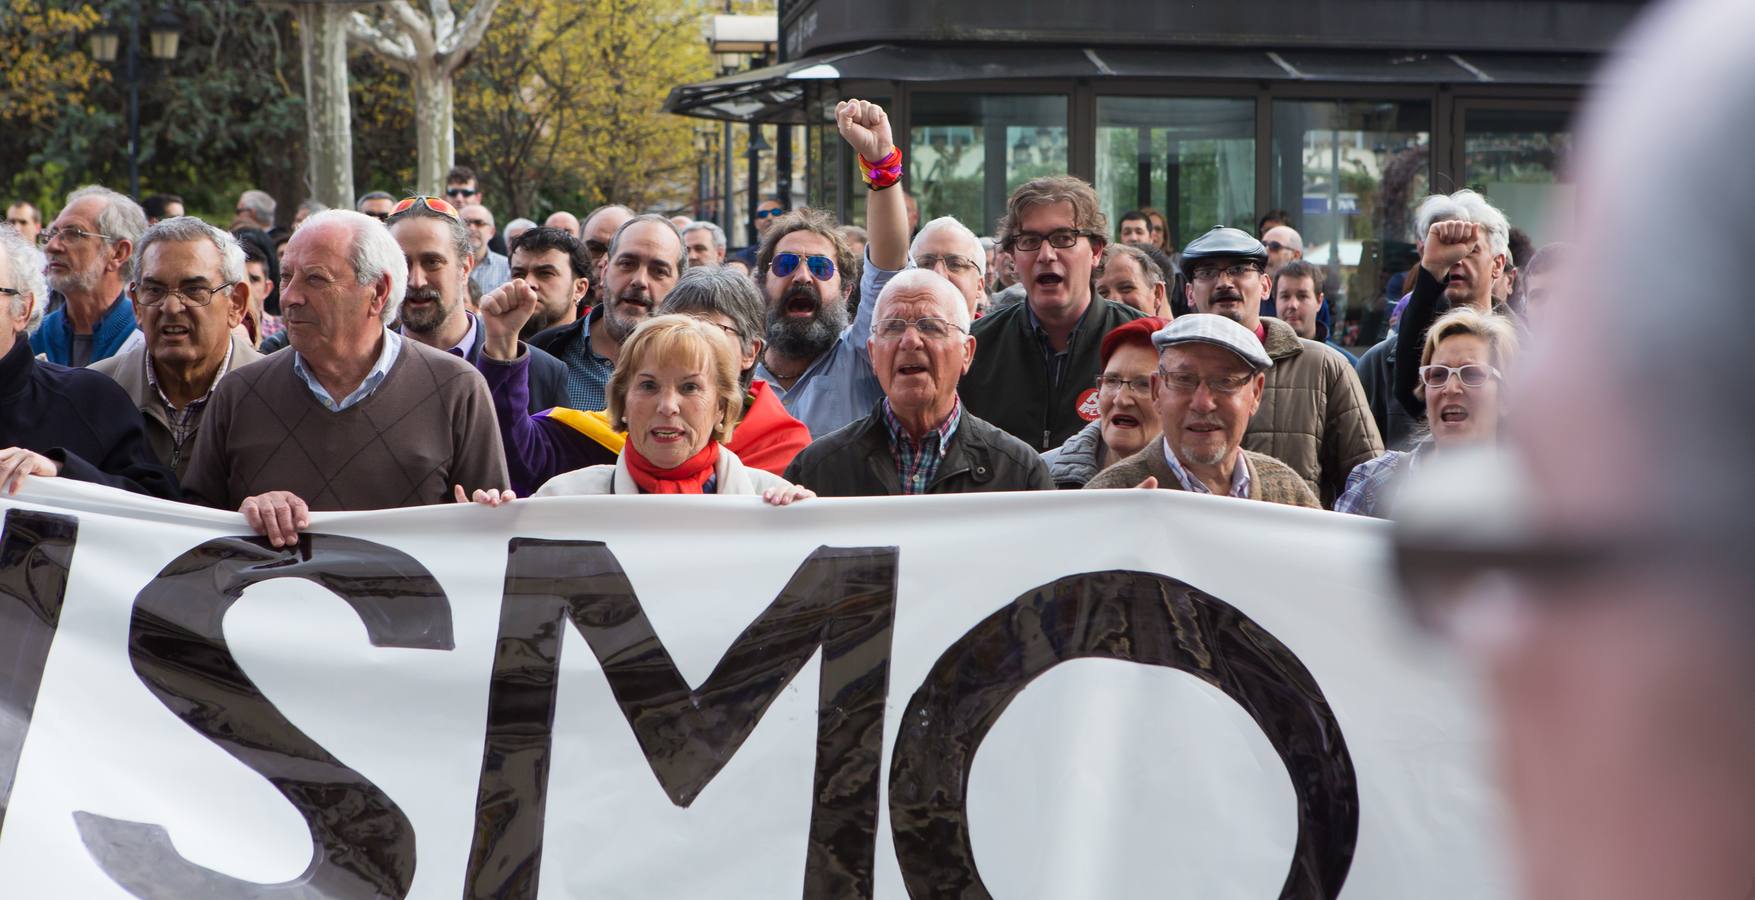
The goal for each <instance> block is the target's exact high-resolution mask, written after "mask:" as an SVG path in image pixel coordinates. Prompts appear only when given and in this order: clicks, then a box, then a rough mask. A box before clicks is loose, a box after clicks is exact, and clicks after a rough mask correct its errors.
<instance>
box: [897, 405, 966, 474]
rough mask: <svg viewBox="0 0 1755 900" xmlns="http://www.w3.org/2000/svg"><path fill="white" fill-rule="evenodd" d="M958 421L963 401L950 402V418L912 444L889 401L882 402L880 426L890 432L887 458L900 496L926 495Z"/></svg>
mask: <svg viewBox="0 0 1755 900" xmlns="http://www.w3.org/2000/svg"><path fill="white" fill-rule="evenodd" d="M962 419H963V401H962V399H961V398H959V399H957V400H955V401H952V403H951V414H950V415H949V416H946V417H945V420H944V421H943V422H941V423H939V426H938V427H937V428H934V429H933V430H931V431H928V432H927V433H925V434H923V435H921V436H920V440H918V441H916V440H915V439H914V438H913V437H912V436H911V435H909V434H908V431H907V429H905V428H903V427H902V420H901V419H898V418H896V413H895V411H894V410H892V409H890V401H889V398H887V397H886V398H884V423H885V424H886V425H888V426H889V430H890V455H891V456H894V457H895V458H896V475H897V476H899V477H900V478H901V480H902V493H904V494H924V493H926V489H927V487H928V486H930V485H931V484H932V479H933V476H935V475H937V474H938V466H939V463H941V462H943V461H944V458H945V451H946V449H947V448H949V447H950V445H951V438H952V437H954V436H956V433H957V423H958V422H960V421H962Z"/></svg>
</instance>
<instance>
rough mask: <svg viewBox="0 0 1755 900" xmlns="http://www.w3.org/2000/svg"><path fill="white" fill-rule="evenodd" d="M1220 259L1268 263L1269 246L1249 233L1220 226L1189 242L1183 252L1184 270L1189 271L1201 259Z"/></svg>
mask: <svg viewBox="0 0 1755 900" xmlns="http://www.w3.org/2000/svg"><path fill="white" fill-rule="evenodd" d="M1219 257H1225V258H1233V257H1242V258H1243V259H1256V260H1260V261H1262V262H1264V263H1265V262H1267V258H1268V252H1267V246H1266V245H1264V244H1262V242H1261V241H1258V240H1256V239H1255V237H1254V236H1253V235H1251V234H1250V233H1249V232H1247V231H1241V230H1239V229H1236V228H1227V227H1225V226H1224V225H1220V226H1218V227H1216V228H1213V229H1212V230H1210V231H1208V232H1207V233H1206V234H1203V235H1201V236H1200V237H1197V238H1195V239H1194V240H1192V241H1189V242H1188V246H1187V247H1184V248H1183V250H1182V268H1183V270H1184V271H1187V270H1188V269H1189V268H1191V267H1192V263H1193V262H1194V261H1195V260H1199V259H1215V258H1219Z"/></svg>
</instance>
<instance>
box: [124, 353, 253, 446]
mask: <svg viewBox="0 0 1755 900" xmlns="http://www.w3.org/2000/svg"><path fill="white" fill-rule="evenodd" d="M142 358H143V359H145V360H146V383H147V384H150V385H152V390H153V393H156V394H158V400H159V402H160V403H163V404H164V405H165V422H166V423H167V424H168V425H170V426H171V468H172V469H175V468H176V467H177V463H178V462H180V461H182V459H183V444H184V442H186V441H188V440H189V438H191V437H193V436H194V435H195V412H196V410H199V409H200V408H201V407H203V406H206V405H207V401H208V399H209V398H210V397H212V396H213V389H214V388H216V387H219V380H220V379H221V378H224V377H225V373H226V372H227V371H229V370H230V369H231V367H232V342H231V341H229V340H228V341H226V342H225V359H224V360H221V361H220V364H219V371H218V372H215V373H214V375H213V382H212V383H211V384H209V385H208V386H207V393H205V394H202V395H201V396H199V397H197V398H195V399H194V400H190V401H189V402H188V403H186V404H184V406H183V408H182V409H178V408H177V407H176V406H175V405H173V404H172V403H171V398H169V397H166V396H165V391H164V388H162V387H160V386H159V383H158V372H156V371H154V370H153V365H152V353H151V352H150V351H148V352H147V353H145V354H142Z"/></svg>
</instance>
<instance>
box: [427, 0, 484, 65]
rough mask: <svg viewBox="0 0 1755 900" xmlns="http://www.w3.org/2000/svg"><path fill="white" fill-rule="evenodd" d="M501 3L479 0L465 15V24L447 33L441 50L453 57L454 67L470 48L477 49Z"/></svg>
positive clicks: (439, 0) (438, 0)
mask: <svg viewBox="0 0 1755 900" xmlns="http://www.w3.org/2000/svg"><path fill="white" fill-rule="evenodd" d="M434 2H444V0H434ZM499 5H500V0H477V2H476V4H475V6H473V7H471V8H470V10H469V12H468V13H467V14H466V15H465V16H464V17H463V24H462V25H461V26H458V27H455V28H453V29H452V30H451V32H450V33H449V34H447V35H445V37H444V39H443V40H442V41H441V43H440V45H439V52H440V53H441V54H443V55H446V56H449V57H451V59H452V60H453V62H452V67H453V68H455V66H456V64H457V62H459V61H461V60H462V59H463V57H464V56H466V55H468V53H469V51H470V50H473V49H475V47H476V45H477V44H480V43H481V39H482V37H483V36H484V35H486V34H487V30H488V24H489V23H490V22H492V21H493V17H494V10H495V9H497V8H498V7H499Z"/></svg>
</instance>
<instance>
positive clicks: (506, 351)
mask: <svg viewBox="0 0 1755 900" xmlns="http://www.w3.org/2000/svg"><path fill="white" fill-rule="evenodd" d="M541 302H542V298H541V297H539V296H537V293H536V289H535V288H532V287H531V286H530V285H529V284H528V283H526V282H525V281H524V279H522V278H514V279H512V280H511V281H508V282H506V283H505V284H502V285H500V286H499V287H497V288H495V289H494V290H493V292H492V293H490V294H488V295H487V296H485V297H483V298H481V329H482V335H483V343H482V348H481V350H482V352H483V353H486V354H487V355H488V356H489V357H490V358H492V359H499V360H513V359H517V358H518V332H519V331H521V330H523V328H524V323H525V322H528V321H530V317H531V316H533V315H536V309H537V306H538V305H539V304H540V303H541Z"/></svg>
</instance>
